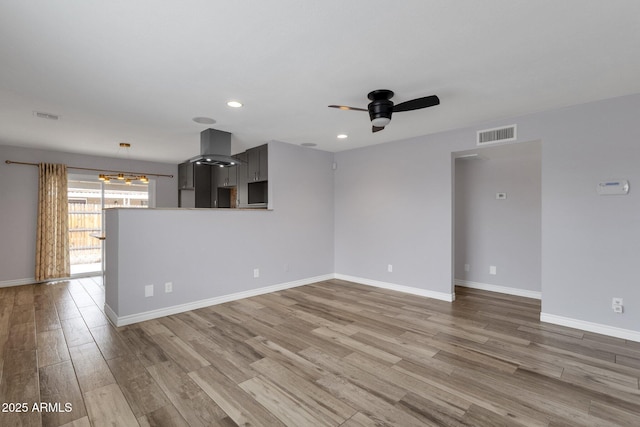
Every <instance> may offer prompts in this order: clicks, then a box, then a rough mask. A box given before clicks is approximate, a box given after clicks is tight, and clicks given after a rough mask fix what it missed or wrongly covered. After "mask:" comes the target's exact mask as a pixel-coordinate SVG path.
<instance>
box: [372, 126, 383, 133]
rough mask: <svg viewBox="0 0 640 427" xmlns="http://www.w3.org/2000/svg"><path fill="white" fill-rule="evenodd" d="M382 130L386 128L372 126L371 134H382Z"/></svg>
mask: <svg viewBox="0 0 640 427" xmlns="http://www.w3.org/2000/svg"><path fill="white" fill-rule="evenodd" d="M382 129H384V126H383V127H380V126H371V132H380V131H381V130H382Z"/></svg>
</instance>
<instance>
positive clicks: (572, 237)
mask: <svg viewBox="0 0 640 427" xmlns="http://www.w3.org/2000/svg"><path fill="white" fill-rule="evenodd" d="M639 113H640V96H639V95H635V96H627V97H622V98H616V99H612V100H607V101H601V102H595V103H590V104H585V105H581V106H577V107H573V108H567V109H564V110H560V111H557V112H546V113H542V114H538V115H536V116H535V119H536V120H537V121H538V123H540V125H539V127H540V133H541V135H542V141H543V143H542V147H543V148H542V311H543V313H548V314H554V315H558V316H564V317H568V318H574V319H579V320H585V321H589V322H595V323H599V324H604V325H610V326H614V327H619V328H626V329H632V330H635V331H639V332H640V286H638V278H637V277H636V276H637V274H638V270H637V269H636V263H637V262H638V259H639V257H640V192H639V191H638V190H639V188H640V167H639V165H640V120H638V117H639V116H638V115H639ZM611 178H622V179H628V180H629V182H630V184H631V191H630V193H629V194H628V195H627V196H598V195H597V194H596V185H597V184H598V182H600V181H601V180H607V179H611ZM612 297H622V298H624V305H625V313H624V314H615V313H614V312H613V311H612V310H611V298H612Z"/></svg>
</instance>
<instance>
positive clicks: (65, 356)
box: [37, 329, 70, 367]
mask: <svg viewBox="0 0 640 427" xmlns="http://www.w3.org/2000/svg"><path fill="white" fill-rule="evenodd" d="M37 346H38V347H37V349H38V366H39V367H42V366H48V365H55V364H56V363H60V362H64V361H66V360H69V358H70V356H69V350H67V343H66V341H65V339H64V334H63V332H62V329H53V330H50V331H45V332H38V336H37Z"/></svg>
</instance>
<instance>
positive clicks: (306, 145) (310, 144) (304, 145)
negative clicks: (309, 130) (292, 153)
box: [300, 142, 318, 147]
mask: <svg viewBox="0 0 640 427" xmlns="http://www.w3.org/2000/svg"><path fill="white" fill-rule="evenodd" d="M300 145H302V146H303V147H315V146H317V145H318V144H314V143H313V142H303V143H302V144H300Z"/></svg>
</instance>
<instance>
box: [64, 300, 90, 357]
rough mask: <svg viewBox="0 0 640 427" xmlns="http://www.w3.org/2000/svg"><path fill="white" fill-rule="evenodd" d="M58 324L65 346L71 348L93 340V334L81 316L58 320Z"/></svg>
mask: <svg viewBox="0 0 640 427" xmlns="http://www.w3.org/2000/svg"><path fill="white" fill-rule="evenodd" d="M74 307H75V306H74ZM78 313H80V312H78ZM60 325H61V326H62V331H63V332H64V338H65V340H66V341H67V347H69V348H71V347H76V346H78V345H82V344H89V343H92V342H94V340H93V336H92V335H91V332H89V328H87V325H86V324H85V323H84V319H82V316H78V317H71V318H67V319H63V320H61V321H60Z"/></svg>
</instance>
